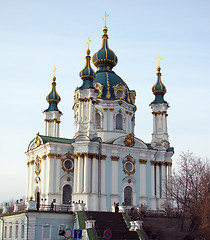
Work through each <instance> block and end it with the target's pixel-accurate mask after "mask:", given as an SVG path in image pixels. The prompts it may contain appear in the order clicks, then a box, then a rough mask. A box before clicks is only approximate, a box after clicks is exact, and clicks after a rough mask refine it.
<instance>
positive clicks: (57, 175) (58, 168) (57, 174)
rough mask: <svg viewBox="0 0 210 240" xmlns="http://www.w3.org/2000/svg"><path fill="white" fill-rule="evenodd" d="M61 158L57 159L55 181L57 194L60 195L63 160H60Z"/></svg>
mask: <svg viewBox="0 0 210 240" xmlns="http://www.w3.org/2000/svg"><path fill="white" fill-rule="evenodd" d="M60 158H61V157H60V156H57V157H56V178H55V179H56V180H55V184H56V185H55V193H56V194H59V193H60V164H61V160H60Z"/></svg>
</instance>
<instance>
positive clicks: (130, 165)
mask: <svg viewBox="0 0 210 240" xmlns="http://www.w3.org/2000/svg"><path fill="white" fill-rule="evenodd" d="M125 170H126V171H127V172H131V171H132V170H133V163H132V162H126V163H125Z"/></svg>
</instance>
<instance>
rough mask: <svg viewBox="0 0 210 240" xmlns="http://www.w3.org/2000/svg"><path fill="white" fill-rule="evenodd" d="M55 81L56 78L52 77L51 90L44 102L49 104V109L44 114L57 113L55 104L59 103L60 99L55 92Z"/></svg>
mask: <svg viewBox="0 0 210 240" xmlns="http://www.w3.org/2000/svg"><path fill="white" fill-rule="evenodd" d="M55 80H56V77H55V76H54V77H53V82H52V90H51V92H50V93H49V94H48V95H47V97H46V100H47V102H48V103H49V107H48V109H46V110H45V111H44V112H50V111H59V109H58V106H57V104H58V103H59V102H60V101H61V98H60V96H59V95H58V93H57V91H56V82H55ZM59 112H60V111H59ZM60 113H61V112H60Z"/></svg>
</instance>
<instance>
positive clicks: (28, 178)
mask: <svg viewBox="0 0 210 240" xmlns="http://www.w3.org/2000/svg"><path fill="white" fill-rule="evenodd" d="M29 172H30V164H29V163H28V162H27V182H26V199H28V198H29V187H30V174H29Z"/></svg>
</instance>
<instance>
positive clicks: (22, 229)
mask: <svg viewBox="0 0 210 240" xmlns="http://www.w3.org/2000/svg"><path fill="white" fill-rule="evenodd" d="M21 238H24V225H22V226H21Z"/></svg>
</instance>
